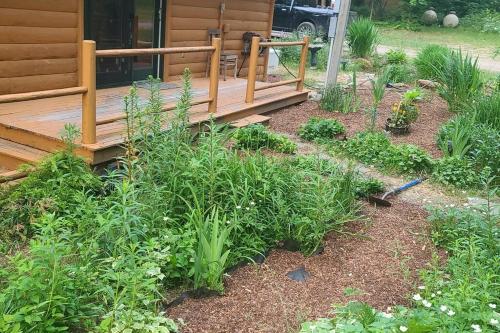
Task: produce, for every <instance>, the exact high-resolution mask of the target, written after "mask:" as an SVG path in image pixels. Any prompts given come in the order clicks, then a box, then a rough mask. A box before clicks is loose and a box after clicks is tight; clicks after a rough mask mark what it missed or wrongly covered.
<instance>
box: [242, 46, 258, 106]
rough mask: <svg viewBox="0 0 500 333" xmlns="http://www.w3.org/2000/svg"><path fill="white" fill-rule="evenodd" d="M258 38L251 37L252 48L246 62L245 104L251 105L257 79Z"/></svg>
mask: <svg viewBox="0 0 500 333" xmlns="http://www.w3.org/2000/svg"><path fill="white" fill-rule="evenodd" d="M259 48H260V37H258V36H255V37H252V48H251V50H250V58H249V60H248V61H249V62H248V77H247V95H246V98H245V103H253V101H254V99H255V80H256V79H257V62H258V60H259Z"/></svg>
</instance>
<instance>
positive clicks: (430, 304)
mask: <svg viewBox="0 0 500 333" xmlns="http://www.w3.org/2000/svg"><path fill="white" fill-rule="evenodd" d="M422 304H423V305H424V306H425V307H426V308H430V307H431V306H432V303H431V302H429V301H427V300H425V299H424V300H423V301H422Z"/></svg>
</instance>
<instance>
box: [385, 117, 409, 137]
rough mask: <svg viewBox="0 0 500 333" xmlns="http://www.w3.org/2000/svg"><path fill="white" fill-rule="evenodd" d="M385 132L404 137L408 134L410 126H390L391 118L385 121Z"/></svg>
mask: <svg viewBox="0 0 500 333" xmlns="http://www.w3.org/2000/svg"><path fill="white" fill-rule="evenodd" d="M385 130H386V131H388V132H391V133H392V134H394V135H404V134H408V133H410V125H409V124H408V125H399V126H397V125H394V124H391V118H389V119H387V122H386V123H385Z"/></svg>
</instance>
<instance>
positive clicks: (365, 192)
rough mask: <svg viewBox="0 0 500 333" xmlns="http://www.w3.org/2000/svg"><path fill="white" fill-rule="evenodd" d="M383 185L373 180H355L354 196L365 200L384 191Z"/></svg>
mask: <svg viewBox="0 0 500 333" xmlns="http://www.w3.org/2000/svg"><path fill="white" fill-rule="evenodd" d="M384 188H385V186H384V183H383V182H382V181H380V180H378V179H375V178H357V179H356V180H355V191H356V195H357V196H358V197H360V198H367V197H369V196H370V195H374V194H377V193H381V192H383V191H384Z"/></svg>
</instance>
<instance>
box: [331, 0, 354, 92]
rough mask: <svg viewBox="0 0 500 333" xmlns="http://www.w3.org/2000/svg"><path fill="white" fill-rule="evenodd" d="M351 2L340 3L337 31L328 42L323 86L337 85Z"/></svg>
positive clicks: (347, 0)
mask: <svg viewBox="0 0 500 333" xmlns="http://www.w3.org/2000/svg"><path fill="white" fill-rule="evenodd" d="M350 7H351V0H342V1H341V2H340V10H339V19H338V21H337V29H336V31H335V38H333V41H332V40H330V55H329V57H328V58H329V59H328V68H327V70H326V81H325V85H326V86H330V85H335V84H337V76H338V73H339V66H340V58H341V57H342V48H343V46H344V36H345V33H346V27H347V20H348V19H349V8H350Z"/></svg>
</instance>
